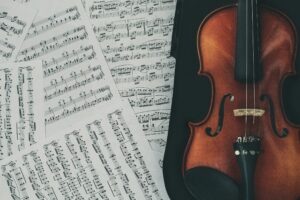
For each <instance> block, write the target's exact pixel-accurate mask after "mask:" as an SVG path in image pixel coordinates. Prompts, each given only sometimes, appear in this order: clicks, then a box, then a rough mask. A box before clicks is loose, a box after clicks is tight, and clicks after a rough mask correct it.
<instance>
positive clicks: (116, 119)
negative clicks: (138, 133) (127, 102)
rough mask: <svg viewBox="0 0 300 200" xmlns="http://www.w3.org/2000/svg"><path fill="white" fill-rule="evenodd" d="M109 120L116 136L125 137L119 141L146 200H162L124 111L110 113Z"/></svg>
mask: <svg viewBox="0 0 300 200" xmlns="http://www.w3.org/2000/svg"><path fill="white" fill-rule="evenodd" d="M107 118H108V121H109V123H110V125H111V127H112V129H113V131H114V134H115V135H116V136H118V135H120V134H121V133H122V134H123V136H124V141H121V140H119V144H120V148H121V151H122V153H123V156H124V157H125V160H126V163H127V165H128V166H129V167H130V168H131V170H132V171H133V172H134V174H135V175H136V179H137V181H138V182H139V185H140V187H141V189H142V190H143V192H144V196H145V198H146V199H161V197H160V193H159V190H158V188H157V186H156V184H155V182H154V181H153V179H152V175H151V174H150V173H149V170H148V168H147V166H146V165H145V162H144V161H143V159H144V158H143V155H142V154H141V152H140V149H139V147H138V145H137V143H136V141H135V140H134V137H132V133H131V132H130V129H129V128H128V125H127V124H126V121H125V118H124V116H123V114H122V111H121V110H116V111H115V112H113V113H109V114H108V115H107Z"/></svg>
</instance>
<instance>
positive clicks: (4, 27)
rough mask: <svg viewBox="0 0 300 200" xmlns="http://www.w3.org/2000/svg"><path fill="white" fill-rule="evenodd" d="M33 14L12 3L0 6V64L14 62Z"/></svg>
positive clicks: (31, 11) (29, 10) (32, 11)
mask: <svg viewBox="0 0 300 200" xmlns="http://www.w3.org/2000/svg"><path fill="white" fill-rule="evenodd" d="M35 14H36V11H34V10H31V9H26V10H25V9H24V8H23V6H18V5H15V4H13V3H12V2H7V3H6V4H5V6H4V7H1V6H0V62H4V61H15V56H16V54H17V53H18V52H17V51H18V50H19V49H20V47H21V45H22V42H23V40H24V38H25V36H26V33H27V31H28V28H29V27H30V24H31V23H32V20H33V18H34V16H35Z"/></svg>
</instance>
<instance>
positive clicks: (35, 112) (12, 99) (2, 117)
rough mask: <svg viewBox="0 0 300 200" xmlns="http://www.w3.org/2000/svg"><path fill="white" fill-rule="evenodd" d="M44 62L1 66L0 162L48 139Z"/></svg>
mask: <svg viewBox="0 0 300 200" xmlns="http://www.w3.org/2000/svg"><path fill="white" fill-rule="evenodd" d="M42 92H43V79H42V70H41V63H40V62H30V63H17V64H16V63H2V64H0V160H2V159H4V158H6V157H8V156H11V155H13V154H15V153H17V152H18V151H21V150H24V149H25V148H27V147H29V146H31V145H33V144H35V143H37V142H38V141H40V140H41V139H43V138H44V137H45V126H44V121H43V118H44V113H43V110H41V108H42V107H43V98H42V97H41V95H40V94H42Z"/></svg>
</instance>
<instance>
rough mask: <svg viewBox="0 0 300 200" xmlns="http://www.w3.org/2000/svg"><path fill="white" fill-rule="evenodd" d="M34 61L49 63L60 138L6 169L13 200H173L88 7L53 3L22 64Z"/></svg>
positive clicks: (53, 127) (52, 133)
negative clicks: (103, 49) (117, 84)
mask: <svg viewBox="0 0 300 200" xmlns="http://www.w3.org/2000/svg"><path fill="white" fill-rule="evenodd" d="M31 2H32V1H31ZM31 2H30V3H31ZM95 44H96V45H95ZM28 60H42V69H43V75H42V76H43V79H44V88H43V89H44V96H43V98H44V101H45V103H46V108H45V112H44V113H45V123H46V126H47V127H46V133H47V138H48V139H49V138H53V139H49V140H48V141H46V142H40V143H39V144H37V145H36V146H35V147H32V148H30V149H28V150H27V151H26V152H27V153H26V152H25V151H23V153H22V154H21V153H20V154H18V155H17V156H16V157H13V158H10V159H7V160H5V161H3V162H2V163H1V164H0V165H1V169H2V172H1V173H2V175H3V176H1V179H0V183H1V185H2V186H3V187H2V186H1V189H0V191H1V192H2V193H3V197H4V198H5V199H19V198H20V199H29V198H30V199H124V200H125V199H137V200H140V199H163V200H165V199H168V196H167V193H166V191H165V187H164V184H163V183H164V181H163V177H162V171H161V169H160V167H159V166H158V165H157V163H156V162H155V159H154V157H153V155H152V153H151V152H152V151H151V149H150V146H149V145H148V143H147V140H146V139H145V138H144V135H143V131H142V129H141V128H140V127H139V126H138V122H137V119H136V117H135V115H134V114H133V111H132V110H131V108H130V106H126V105H123V103H122V101H121V97H120V95H119V93H118V90H117V88H116V87H115V83H114V80H113V78H112V76H111V74H110V71H109V68H108V66H107V64H106V62H105V59H104V57H103V55H102V54H101V49H100V48H99V46H98V45H97V41H96V39H95V36H94V33H93V30H92V27H91V25H90V24H89V21H88V18H87V16H86V15H85V12H84V10H83V6H82V4H81V3H80V2H77V1H74V0H72V1H54V0H52V1H51V5H49V4H44V7H42V8H41V9H39V14H38V15H37V17H36V19H35V21H34V23H33V25H32V27H31V28H30V30H29V32H28V34H27V38H26V40H25V42H24V44H23V46H22V49H21V51H20V52H19V55H18V57H17V61H19V62H20V61H28ZM15 178H17V179H15Z"/></svg>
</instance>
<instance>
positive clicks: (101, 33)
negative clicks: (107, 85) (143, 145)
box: [83, 0, 176, 162]
mask: <svg viewBox="0 0 300 200" xmlns="http://www.w3.org/2000/svg"><path fill="white" fill-rule="evenodd" d="M83 4H84V5H85V9H86V11H87V13H88V14H89V17H90V19H91V20H92V24H93V31H94V33H95V34H96V37H97V40H98V43H99V45H100V46H101V48H102V51H103V54H104V56H105V58H106V61H107V62H108V65H109V68H110V70H111V73H112V76H113V78H114V81H115V83H116V84H117V88H118V89H119V92H120V94H121V96H122V97H123V98H124V99H126V100H128V101H129V102H130V104H131V106H132V108H133V109H134V111H135V113H136V116H137V118H138V120H139V123H140V124H141V126H142V127H143V130H144V133H145V135H146V137H147V139H148V141H149V144H150V146H151V148H152V150H153V151H154V152H155V154H156V155H158V156H157V159H158V160H159V162H162V157H163V153H164V149H165V145H166V139H167V133H168V126H169V118H170V109H171V101H172V91H173V81H174V72H175V59H174V58H170V57H169V56H170V49H171V35H172V29H173V18H174V13H175V7H176V1H175V0H168V1H164V0H155V1H137V0H129V1H128V0H118V1H117V0H111V1H101V0H83Z"/></svg>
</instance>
